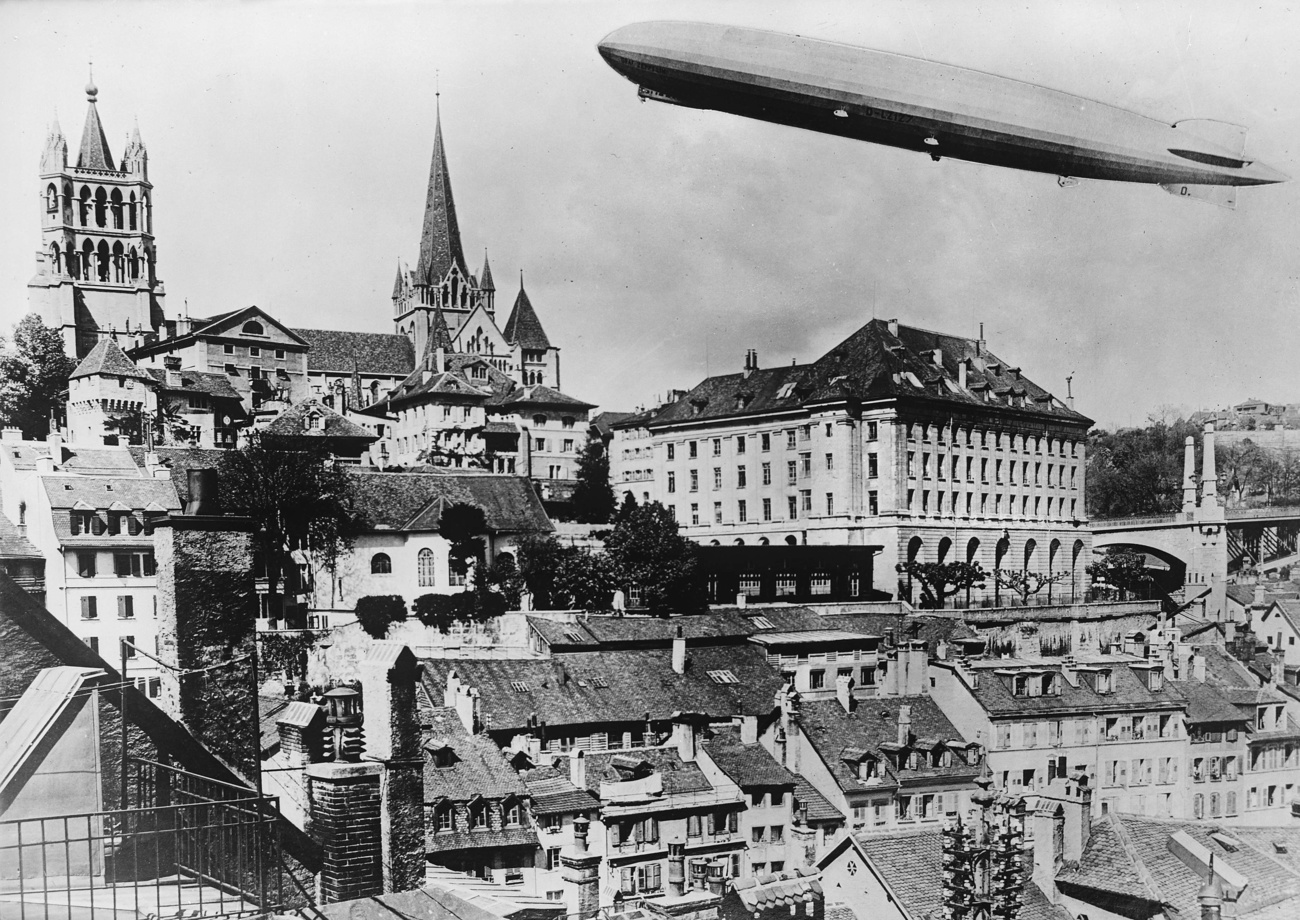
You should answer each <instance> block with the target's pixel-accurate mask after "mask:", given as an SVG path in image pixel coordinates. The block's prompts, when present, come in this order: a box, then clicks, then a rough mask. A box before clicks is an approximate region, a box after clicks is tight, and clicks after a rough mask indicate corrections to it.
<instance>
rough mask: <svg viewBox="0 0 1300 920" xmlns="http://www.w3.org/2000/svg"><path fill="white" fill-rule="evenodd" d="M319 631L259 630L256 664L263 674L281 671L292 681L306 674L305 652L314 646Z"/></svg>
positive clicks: (318, 636) (319, 635) (319, 634)
mask: <svg viewBox="0 0 1300 920" xmlns="http://www.w3.org/2000/svg"><path fill="white" fill-rule="evenodd" d="M320 637H321V633H318V632H314V631H313V630H310V629H295V630H292V631H287V632H264V631H261V630H259V631H258V633H257V640H258V652H259V656H258V666H259V667H260V668H261V669H262V673H263V674H268V675H269V674H271V673H272V672H276V671H278V672H282V673H283V674H284V675H285V677H286V678H288V679H289V681H290V682H292V680H293V678H295V677H306V676H307V668H306V664H307V653H308V652H310V651H311V650H312V649H313V648H315V646H316V640H317V639H319V638H320Z"/></svg>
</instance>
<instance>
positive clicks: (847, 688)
mask: <svg viewBox="0 0 1300 920" xmlns="http://www.w3.org/2000/svg"><path fill="white" fill-rule="evenodd" d="M835 698H836V699H837V700H839V701H840V705H841V706H843V707H844V711H845V712H852V711H853V678H852V677H849V675H847V674H841V675H840V676H839V677H837V678H835Z"/></svg>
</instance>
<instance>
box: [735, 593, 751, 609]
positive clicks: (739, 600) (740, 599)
mask: <svg viewBox="0 0 1300 920" xmlns="http://www.w3.org/2000/svg"><path fill="white" fill-rule="evenodd" d="M748 599H749V598H748V596H747V595H746V594H745V593H744V592H743V591H742V592H741V593H740V594H737V595H736V606H737V607H744V606H745V602H746V601H747V600H748Z"/></svg>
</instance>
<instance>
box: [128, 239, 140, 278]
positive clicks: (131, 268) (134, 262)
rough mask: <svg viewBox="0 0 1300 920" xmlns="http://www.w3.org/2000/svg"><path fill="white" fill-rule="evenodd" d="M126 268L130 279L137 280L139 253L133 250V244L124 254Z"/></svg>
mask: <svg viewBox="0 0 1300 920" xmlns="http://www.w3.org/2000/svg"><path fill="white" fill-rule="evenodd" d="M126 270H127V274H128V275H130V277H131V280H132V281H137V280H139V278H140V255H139V254H138V253H137V252H136V251H135V247H134V246H132V247H131V249H130V251H128V252H127V254H126Z"/></svg>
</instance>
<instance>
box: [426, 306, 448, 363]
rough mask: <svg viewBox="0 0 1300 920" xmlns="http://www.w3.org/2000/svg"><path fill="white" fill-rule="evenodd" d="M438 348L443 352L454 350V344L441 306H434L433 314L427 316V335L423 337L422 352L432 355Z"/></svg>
mask: <svg viewBox="0 0 1300 920" xmlns="http://www.w3.org/2000/svg"><path fill="white" fill-rule="evenodd" d="M439 348H441V349H442V350H443V352H445V353H450V352H453V351H455V350H456V345H455V343H454V342H452V340H451V330H450V329H448V328H447V317H446V316H444V315H443V312H442V307H441V306H437V307H434V308H433V315H432V316H431V317H430V318H429V335H428V337H427V338H426V339H425V345H424V353H425V354H426V355H432V354H434V353H435V352H436V351H437V350H438V349H439Z"/></svg>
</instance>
